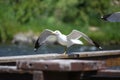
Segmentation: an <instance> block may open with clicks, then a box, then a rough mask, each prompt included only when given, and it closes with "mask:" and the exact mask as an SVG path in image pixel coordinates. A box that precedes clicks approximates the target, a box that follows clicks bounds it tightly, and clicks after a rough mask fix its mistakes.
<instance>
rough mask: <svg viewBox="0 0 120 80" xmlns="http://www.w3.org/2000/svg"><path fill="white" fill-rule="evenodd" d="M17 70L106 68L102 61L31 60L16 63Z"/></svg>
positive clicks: (85, 69) (86, 69)
mask: <svg viewBox="0 0 120 80" xmlns="http://www.w3.org/2000/svg"><path fill="white" fill-rule="evenodd" d="M17 67H18V69H22V70H41V71H92V70H99V69H103V68H105V67H106V65H105V62H104V61H93V60H72V59H71V60H70V59H69V60H64V59H59V60H33V61H18V62H17Z"/></svg>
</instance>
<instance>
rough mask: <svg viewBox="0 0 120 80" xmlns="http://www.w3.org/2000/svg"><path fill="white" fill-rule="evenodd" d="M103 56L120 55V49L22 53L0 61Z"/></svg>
mask: <svg viewBox="0 0 120 80" xmlns="http://www.w3.org/2000/svg"><path fill="white" fill-rule="evenodd" d="M103 56H117V57H120V50H109V51H92V52H77V53H73V54H66V55H64V54H35V55H23V56H9V57H0V63H6V62H16V61H18V60H39V59H58V58H68V59H69V58H75V59H76V58H78V59H79V58H80V59H81V58H85V59H88V58H89V57H103Z"/></svg>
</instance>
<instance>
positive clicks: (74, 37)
mask: <svg viewBox="0 0 120 80" xmlns="http://www.w3.org/2000/svg"><path fill="white" fill-rule="evenodd" d="M81 37H83V38H84V39H85V40H87V41H88V42H89V43H90V44H92V45H94V46H96V47H97V48H99V49H102V48H101V47H100V46H99V44H97V43H96V42H94V41H93V40H92V39H90V38H89V37H88V36H87V35H85V34H84V33H82V32H80V31H78V30H72V32H71V33H70V34H69V35H64V34H62V33H61V32H60V31H59V30H56V31H52V30H49V29H45V30H44V31H43V32H42V33H41V34H40V36H39V37H38V39H37V41H36V43H35V47H34V51H37V50H38V48H39V47H40V46H41V45H43V44H45V43H53V44H54V43H58V44H60V45H62V46H65V51H64V54H66V51H67V49H68V48H69V47H70V46H72V45H74V44H78V45H83V42H82V41H80V40H79V39H80V38H81Z"/></svg>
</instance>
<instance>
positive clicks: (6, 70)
mask: <svg viewBox="0 0 120 80" xmlns="http://www.w3.org/2000/svg"><path fill="white" fill-rule="evenodd" d="M0 73H20V74H22V73H32V71H23V70H20V69H17V67H16V66H0Z"/></svg>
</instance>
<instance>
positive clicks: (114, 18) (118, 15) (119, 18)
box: [108, 12, 120, 22]
mask: <svg viewBox="0 0 120 80" xmlns="http://www.w3.org/2000/svg"><path fill="white" fill-rule="evenodd" d="M108 20H109V21H111V22H120V12H115V13H113V14H112V15H111V16H110V17H108Z"/></svg>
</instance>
